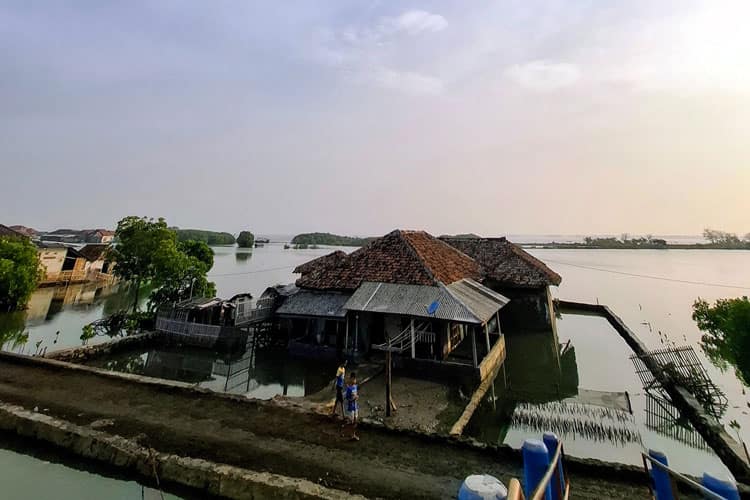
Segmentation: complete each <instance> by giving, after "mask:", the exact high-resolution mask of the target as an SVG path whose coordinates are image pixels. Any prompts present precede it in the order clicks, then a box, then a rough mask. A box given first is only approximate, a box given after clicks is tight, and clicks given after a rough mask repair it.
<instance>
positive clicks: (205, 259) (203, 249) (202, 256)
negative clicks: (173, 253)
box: [178, 240, 214, 272]
mask: <svg viewBox="0 0 750 500" xmlns="http://www.w3.org/2000/svg"><path fill="white" fill-rule="evenodd" d="M178 248H179V249H180V251H181V252H182V253H184V254H186V255H187V256H188V257H195V258H196V259H198V260H199V261H200V262H202V263H203V264H204V265H205V266H206V272H208V271H209V270H210V269H211V268H212V267H214V251H213V250H212V249H211V247H210V246H208V245H207V244H206V243H204V242H202V241H194V240H188V241H181V242H180V243H179V244H178Z"/></svg>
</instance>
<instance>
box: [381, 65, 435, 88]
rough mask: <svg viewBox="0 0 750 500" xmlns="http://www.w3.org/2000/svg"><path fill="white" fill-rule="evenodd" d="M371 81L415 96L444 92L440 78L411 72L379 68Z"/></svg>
mask: <svg viewBox="0 0 750 500" xmlns="http://www.w3.org/2000/svg"><path fill="white" fill-rule="evenodd" d="M371 80H372V81H373V82H374V83H375V84H377V85H378V86H380V87H383V88H386V89H390V90H398V91H401V92H404V93H407V94H415V95H438V94H440V93H442V92H443V81H442V80H440V79H439V78H436V77H434V76H429V75H423V74H421V73H415V72H411V71H395V70H393V69H389V68H379V69H377V70H375V71H373V72H372V73H371Z"/></svg>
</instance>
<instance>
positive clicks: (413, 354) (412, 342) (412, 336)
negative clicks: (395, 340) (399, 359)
mask: <svg viewBox="0 0 750 500" xmlns="http://www.w3.org/2000/svg"><path fill="white" fill-rule="evenodd" d="M415 343H416V337H415V335H414V318H412V319H411V359H414V358H415V357H416V352H417V348H416V345H415Z"/></svg>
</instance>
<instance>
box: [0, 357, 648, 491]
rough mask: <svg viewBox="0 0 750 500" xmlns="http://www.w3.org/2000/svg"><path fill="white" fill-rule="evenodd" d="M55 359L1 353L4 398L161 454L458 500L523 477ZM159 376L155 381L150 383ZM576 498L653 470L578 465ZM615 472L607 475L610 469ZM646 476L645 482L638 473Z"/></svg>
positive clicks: (465, 451)
mask: <svg viewBox="0 0 750 500" xmlns="http://www.w3.org/2000/svg"><path fill="white" fill-rule="evenodd" d="M140 379H144V380H145V378H142V377H140V378H139V377H133V376H130V377H119V376H114V375H103V374H100V373H97V371H96V370H92V369H88V368H86V369H80V368H73V367H70V366H69V365H67V364H65V363H60V362H54V361H48V360H39V359H34V360H29V359H22V358H21V357H18V356H13V355H2V356H0V401H2V402H3V403H12V404H15V405H19V406H22V407H23V408H25V409H28V410H33V409H34V408H36V409H37V411H38V412H40V413H43V414H44V415H49V416H51V417H54V418H57V419H60V420H63V421H66V422H70V423H72V424H75V425H78V426H87V427H90V426H91V424H92V423H95V426H100V425H101V422H106V425H105V426H104V427H102V428H100V429H99V430H100V431H102V432H106V434H108V435H111V436H114V437H119V438H125V439H127V440H129V441H132V442H136V443H139V444H140V445H142V446H145V447H148V448H151V449H154V450H157V451H158V452H159V453H163V454H175V455H179V456H182V457H191V458H196V459H203V460H208V461H211V462H216V463H220V464H227V465H230V466H236V467H245V468H251V469H252V470H254V471H261V472H268V473H273V474H279V475H284V476H288V477H290V478H300V479H306V480H308V481H310V482H312V483H315V484H320V485H323V486H326V487H329V488H335V489H337V490H342V491H345V492H349V493H352V494H361V495H364V496H366V497H376V498H453V497H455V495H456V492H457V491H458V487H459V485H460V483H461V481H462V479H463V478H464V477H466V476H467V475H469V474H473V473H488V474H492V475H494V476H496V477H498V478H500V479H501V480H502V481H504V482H506V483H507V481H508V480H509V479H510V478H511V477H513V476H515V477H520V476H521V463H520V460H519V457H518V453H517V452H514V451H512V450H509V449H507V448H504V447H498V448H493V447H483V446H473V445H470V444H467V443H465V442H460V441H455V440H449V439H446V438H438V437H431V436H425V435H421V434H418V433H415V432H398V431H393V430H389V429H387V428H383V427H380V426H376V425H371V426H367V425H364V426H362V427H361V429H360V435H361V440H360V441H359V442H352V441H348V440H347V439H346V438H343V437H341V435H340V425H339V424H338V423H337V422H334V421H332V420H330V419H329V418H327V417H325V416H322V415H319V414H316V413H314V412H310V411H307V410H304V409H302V408H299V407H298V406H295V405H294V404H292V403H291V402H287V401H284V400H277V401H273V402H262V401H253V400H247V399H244V398H241V397H237V396H227V395H218V394H214V393H210V392H208V391H203V390H195V389H191V388H189V387H188V386H186V385H184V384H174V383H173V384H170V385H166V384H159V383H142V382H139V380H140ZM152 382H153V380H152ZM570 469H571V474H570V475H571V481H572V483H573V488H574V492H575V497H576V498H607V497H609V498H645V497H646V496H647V495H648V490H647V488H646V486H645V482H642V481H645V476H643V477H642V478H641V477H640V476H638V474H637V473H636V472H635V471H634V470H633V469H632V468H627V467H623V468H621V469H620V473H617V472H616V471H617V469H616V468H607V467H597V466H596V464H593V465H589V466H587V465H586V464H578V465H576V464H575V463H571V467H570ZM604 471H607V472H604ZM639 478H640V480H639Z"/></svg>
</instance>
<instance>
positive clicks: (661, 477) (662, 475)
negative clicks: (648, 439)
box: [648, 450, 674, 500]
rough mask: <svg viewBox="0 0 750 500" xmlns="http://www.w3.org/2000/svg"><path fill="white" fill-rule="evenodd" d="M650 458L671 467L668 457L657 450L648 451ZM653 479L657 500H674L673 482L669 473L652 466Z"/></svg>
mask: <svg viewBox="0 0 750 500" xmlns="http://www.w3.org/2000/svg"><path fill="white" fill-rule="evenodd" d="M648 456H649V457H651V458H653V459H654V460H655V461H657V462H659V463H660V464H663V465H669V462H668V461H667V456H666V455H665V454H664V453H662V452H660V451H656V450H648ZM651 479H653V481H654V497H655V498H656V500H672V498H674V496H673V495H672V480H671V479H670V478H669V472H667V471H665V470H664V469H661V468H659V466H658V465H654V464H651Z"/></svg>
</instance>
